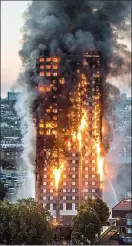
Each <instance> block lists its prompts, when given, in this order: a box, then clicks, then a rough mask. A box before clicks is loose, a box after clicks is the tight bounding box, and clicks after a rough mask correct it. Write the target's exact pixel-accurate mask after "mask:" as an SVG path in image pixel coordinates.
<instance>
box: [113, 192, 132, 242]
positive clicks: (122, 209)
mask: <svg viewBox="0 0 132 246" xmlns="http://www.w3.org/2000/svg"><path fill="white" fill-rule="evenodd" d="M112 218H114V219H116V226H118V227H119V229H120V238H121V239H123V240H124V242H125V243H132V198H131V197H130V198H124V199H123V200H122V201H121V202H119V203H118V204H117V205H116V206H114V207H113V208H112Z"/></svg>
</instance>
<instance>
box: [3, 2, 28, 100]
mask: <svg viewBox="0 0 132 246" xmlns="http://www.w3.org/2000/svg"><path fill="white" fill-rule="evenodd" d="M28 3H29V1H1V96H2V97H6V94H7V91H9V90H10V88H11V86H12V84H13V83H14V82H15V81H16V79H17V77H18V74H19V72H20V69H21V61H20V58H19V56H18V50H19V49H20V47H21V46H20V40H21V37H22V34H21V32H20V29H21V28H22V27H23V19H22V15H23V12H24V11H25V10H26V7H27V5H28Z"/></svg>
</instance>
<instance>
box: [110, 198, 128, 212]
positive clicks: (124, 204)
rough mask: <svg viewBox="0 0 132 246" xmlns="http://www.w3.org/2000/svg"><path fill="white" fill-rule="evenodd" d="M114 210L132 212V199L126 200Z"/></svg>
mask: <svg viewBox="0 0 132 246" xmlns="http://www.w3.org/2000/svg"><path fill="white" fill-rule="evenodd" d="M113 210H121V211H132V198H124V199H123V200H122V201H121V202H119V203H118V204H117V205H116V206H115V207H113Z"/></svg>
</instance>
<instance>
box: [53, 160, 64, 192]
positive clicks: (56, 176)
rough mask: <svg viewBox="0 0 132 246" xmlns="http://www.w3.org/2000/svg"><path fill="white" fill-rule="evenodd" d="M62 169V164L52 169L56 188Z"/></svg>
mask: <svg viewBox="0 0 132 246" xmlns="http://www.w3.org/2000/svg"><path fill="white" fill-rule="evenodd" d="M62 171H63V164H61V165H60V167H58V168H54V169H53V175H54V180H55V188H56V190H58V187H59V183H60V178H61V174H62Z"/></svg>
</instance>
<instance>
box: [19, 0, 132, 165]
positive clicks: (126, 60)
mask: <svg viewBox="0 0 132 246" xmlns="http://www.w3.org/2000/svg"><path fill="white" fill-rule="evenodd" d="M130 9H131V2H130V1H88V0H65V1H33V2H32V3H31V4H30V5H29V7H28V9H27V12H26V13H25V24H24V28H23V40H22V42H23V44H22V48H21V50H20V51H19V54H20V57H21V59H22V61H23V64H24V70H23V73H22V74H20V78H19V83H20V85H21V86H22V88H23V90H24V92H25V95H27V98H28V100H27V99H26V100H27V104H26V103H24V104H21V111H22V110H23V112H26V113H25V114H24V113H23V117H26V114H27V110H29V113H30V107H31V104H32V102H33V98H32V94H33V97H34V98H35V97H37V94H36V95H35V94H34V93H35V87H36V85H37V83H38V82H37V77H36V76H35V64H36V57H38V56H39V52H40V50H45V49H48V50H49V54H50V55H56V56H60V57H63V56H64V55H65V57H66V58H67V57H68V54H73V55H74V54H76V55H79V54H81V53H82V52H87V51H92V50H97V51H100V52H101V59H102V66H101V75H102V77H103V80H102V85H103V87H102V88H103V92H102V93H103V102H102V104H103V114H104V118H108V116H110V115H111V113H112V107H113V102H115V100H118V98H119V94H120V92H119V90H118V89H117V88H116V87H115V86H112V85H111V84H110V83H108V82H106V78H107V76H108V75H109V77H111V76H112V77H113V76H118V75H121V74H126V73H130V68H131V67H130V53H129V51H128V50H127V47H126V46H125V45H123V44H121V43H119V42H118V31H119V29H121V30H122V31H124V30H125V20H126V19H127V17H128V15H129V14H130ZM22 105H23V106H22ZM24 115H25V116H24ZM28 124H31V123H28ZM105 140H106V138H105ZM106 142H107V141H106ZM108 147H109V144H108V143H106V148H108ZM34 152H35V151H34ZM30 162H31V161H30Z"/></svg>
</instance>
